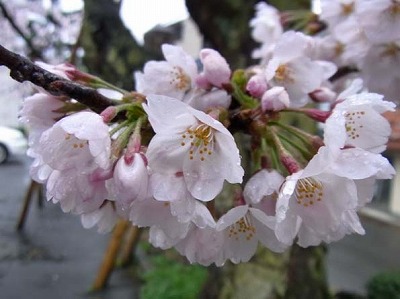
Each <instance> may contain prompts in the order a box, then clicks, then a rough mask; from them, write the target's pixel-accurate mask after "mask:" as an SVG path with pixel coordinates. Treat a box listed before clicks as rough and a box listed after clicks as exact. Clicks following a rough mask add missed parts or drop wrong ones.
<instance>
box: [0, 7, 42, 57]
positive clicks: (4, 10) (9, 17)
mask: <svg viewBox="0 0 400 299" xmlns="http://www.w3.org/2000/svg"><path fill="white" fill-rule="evenodd" d="M0 10H1V12H2V13H3V15H4V17H5V18H6V19H7V21H8V22H9V23H10V25H11V27H12V28H13V29H14V30H15V31H16V32H17V33H18V35H19V36H20V37H21V38H22V39H23V40H24V41H25V42H26V44H27V45H28V48H29V49H30V50H31V55H32V56H33V57H36V58H42V53H41V51H40V50H39V49H37V48H36V47H35V45H34V44H33V42H32V39H31V38H30V37H28V36H27V35H26V34H25V33H24V32H23V31H22V30H21V28H19V27H18V25H17V24H16V23H15V22H14V19H13V17H12V15H11V14H10V13H9V11H8V10H7V8H6V6H5V5H4V3H3V2H2V1H0Z"/></svg>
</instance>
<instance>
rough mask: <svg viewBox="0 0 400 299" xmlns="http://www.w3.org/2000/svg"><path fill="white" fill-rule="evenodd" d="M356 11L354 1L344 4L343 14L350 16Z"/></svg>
mask: <svg viewBox="0 0 400 299" xmlns="http://www.w3.org/2000/svg"><path fill="white" fill-rule="evenodd" d="M353 11H354V2H351V3H349V4H342V15H344V16H348V15H350V14H351V13H353Z"/></svg>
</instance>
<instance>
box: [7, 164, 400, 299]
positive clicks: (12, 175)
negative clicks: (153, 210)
mask: <svg viewBox="0 0 400 299" xmlns="http://www.w3.org/2000/svg"><path fill="white" fill-rule="evenodd" d="M28 162H29V161H28V160H27V159H24V158H20V159H18V160H14V161H11V162H9V163H7V164H5V165H1V166H0V298H5V299H14V298H15V299H17V298H18V299H20V298H31V299H36V298H41V299H47V298H52V299H53V298H56V299H64V298H65V299H70V298H83V299H108V298H117V299H125V298H138V295H137V290H138V287H137V284H135V280H134V278H133V276H132V274H131V273H130V271H129V270H118V271H117V272H116V273H114V274H113V276H112V279H111V281H110V287H109V288H108V289H107V291H105V292H101V293H97V294H89V293H88V292H87V290H88V289H89V287H90V285H91V283H92V281H93V279H94V276H95V273H96V271H97V269H98V267H99V264H100V261H101V258H102V254H103V252H104V249H105V247H106V244H107V239H108V236H107V235H106V236H105V235H99V234H97V233H96V232H95V231H93V230H85V229H83V228H82V227H81V225H80V222H79V220H78V219H77V217H75V216H72V215H67V214H64V213H62V212H61V210H60V209H59V207H58V206H57V205H53V204H51V203H45V208H44V209H42V210H40V209H38V208H37V207H36V206H33V207H32V208H31V212H30V214H29V217H28V220H27V224H26V228H25V230H24V232H23V233H19V234H18V233H16V232H15V223H16V219H17V215H18V213H19V210H20V208H21V204H22V199H21V198H22V197H23V194H24V191H25V189H26V187H27V185H28V183H29V179H28V176H27V173H28ZM363 223H364V226H365V228H366V231H367V234H366V236H349V237H346V238H345V239H343V240H341V241H340V242H337V243H335V244H333V245H331V246H330V249H329V257H328V276H329V281H330V285H331V287H332V288H333V289H334V290H347V291H353V292H354V291H355V292H364V285H365V283H366V281H367V280H368V279H369V278H370V277H371V275H373V274H375V273H378V272H380V271H383V270H388V269H400V258H399V252H400V229H399V228H398V227H394V226H390V225H385V224H382V223H381V222H377V221H375V220H372V219H370V218H364V219H363Z"/></svg>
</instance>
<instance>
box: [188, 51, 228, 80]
mask: <svg viewBox="0 0 400 299" xmlns="http://www.w3.org/2000/svg"><path fill="white" fill-rule="evenodd" d="M200 60H201V62H202V63H203V72H202V73H201V74H200V75H199V78H198V79H196V83H197V84H198V85H199V87H202V86H205V82H206V81H208V83H209V84H210V85H213V86H216V87H219V88H222V86H223V85H224V84H228V83H229V80H230V77H231V69H230V67H229V65H228V63H227V62H226V60H225V58H223V57H222V56H221V54H219V53H218V52H217V51H215V50H212V49H203V50H201V51H200Z"/></svg>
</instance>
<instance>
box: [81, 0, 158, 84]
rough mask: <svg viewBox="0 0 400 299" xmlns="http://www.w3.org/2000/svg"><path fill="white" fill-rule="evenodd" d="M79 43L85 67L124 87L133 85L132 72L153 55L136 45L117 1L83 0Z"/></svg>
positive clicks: (152, 57)
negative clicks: (83, 52) (83, 8)
mask: <svg viewBox="0 0 400 299" xmlns="http://www.w3.org/2000/svg"><path fill="white" fill-rule="evenodd" d="M84 3H85V14H84V20H83V27H82V39H81V45H82V47H83V49H84V51H85V54H84V58H83V63H84V65H85V66H86V67H87V68H88V71H89V72H90V73H92V74H94V75H97V76H99V77H101V78H102V79H104V80H106V81H108V82H111V83H113V84H115V85H117V86H119V87H122V88H125V89H127V90H133V89H134V83H133V82H134V81H133V72H134V71H135V70H140V69H141V68H142V67H143V64H144V63H145V62H146V61H147V60H150V59H154V58H156V57H154V55H152V54H150V53H148V52H146V51H145V50H144V49H143V47H141V46H140V45H138V43H137V42H136V41H135V39H134V38H133V36H132V35H131V33H130V32H129V30H128V29H127V28H125V26H124V24H123V23H122V21H121V18H120V16H119V10H120V7H121V2H120V1H113V0H85V1H84Z"/></svg>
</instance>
